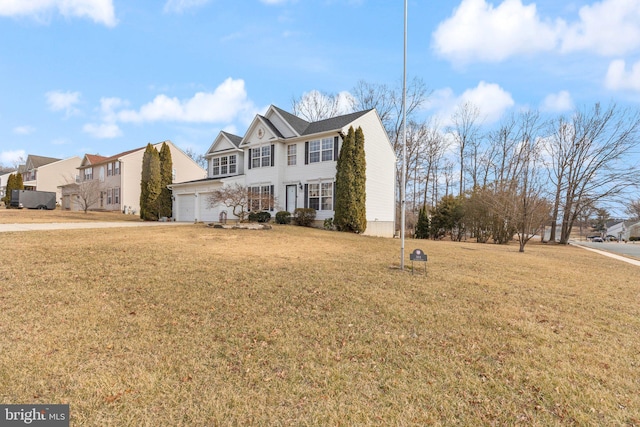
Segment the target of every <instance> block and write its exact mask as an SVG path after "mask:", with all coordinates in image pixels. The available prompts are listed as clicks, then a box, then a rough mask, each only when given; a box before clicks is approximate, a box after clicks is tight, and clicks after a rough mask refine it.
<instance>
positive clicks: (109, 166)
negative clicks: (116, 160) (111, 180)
mask: <svg viewBox="0 0 640 427" xmlns="http://www.w3.org/2000/svg"><path fill="white" fill-rule="evenodd" d="M112 175H113V163H107V176H112Z"/></svg>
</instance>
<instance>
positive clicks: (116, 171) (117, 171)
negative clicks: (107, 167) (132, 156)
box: [113, 161, 120, 175]
mask: <svg viewBox="0 0 640 427" xmlns="http://www.w3.org/2000/svg"><path fill="white" fill-rule="evenodd" d="M113 174H114V175H120V162H119V161H115V162H113Z"/></svg>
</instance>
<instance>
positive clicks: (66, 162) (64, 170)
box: [18, 154, 82, 203]
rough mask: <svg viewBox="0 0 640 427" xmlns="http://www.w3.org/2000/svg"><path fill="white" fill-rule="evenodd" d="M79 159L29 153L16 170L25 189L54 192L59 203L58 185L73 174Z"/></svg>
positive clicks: (60, 196)
mask: <svg viewBox="0 0 640 427" xmlns="http://www.w3.org/2000/svg"><path fill="white" fill-rule="evenodd" d="M81 160H82V159H80V157H78V156H74V157H69V158H68V159H56V158H53V157H44V156H35V155H33V154H29V156H27V161H26V162H25V164H24V165H20V168H19V169H18V171H19V172H20V173H21V174H22V182H23V184H24V189H25V190H37V191H52V192H55V193H56V201H57V202H58V203H60V201H61V199H62V192H61V191H60V188H59V187H60V186H61V185H63V184H66V183H67V182H68V180H69V177H70V176H75V174H76V171H77V167H78V166H79V165H80V161H81Z"/></svg>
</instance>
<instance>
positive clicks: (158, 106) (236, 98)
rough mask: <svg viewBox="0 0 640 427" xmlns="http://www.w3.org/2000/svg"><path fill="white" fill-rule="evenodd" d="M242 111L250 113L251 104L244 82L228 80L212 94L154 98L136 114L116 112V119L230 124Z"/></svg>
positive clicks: (125, 120) (135, 112)
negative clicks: (180, 97)
mask: <svg viewBox="0 0 640 427" xmlns="http://www.w3.org/2000/svg"><path fill="white" fill-rule="evenodd" d="M246 110H253V104H252V103H251V102H250V101H249V100H248V99H247V92H246V91H245V87H244V80H234V79H232V78H228V79H226V80H225V81H224V82H223V83H222V84H221V85H220V86H218V87H217V88H216V89H215V90H214V91H213V92H198V93H196V94H195V95H194V96H193V97H192V98H189V99H186V100H180V99H178V98H176V97H169V96H167V95H164V94H162V95H158V96H156V97H155V98H154V100H153V101H151V102H149V103H147V104H145V105H143V106H142V107H140V110H138V111H136V110H122V111H120V112H118V113H117V120H118V121H120V122H125V123H142V122H155V121H176V122H187V123H220V122H230V121H232V120H233V119H234V118H235V117H237V116H238V115H240V114H242V112H243V111H246Z"/></svg>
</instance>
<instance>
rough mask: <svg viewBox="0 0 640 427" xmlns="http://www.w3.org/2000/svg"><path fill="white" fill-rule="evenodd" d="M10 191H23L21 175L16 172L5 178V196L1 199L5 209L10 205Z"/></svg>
mask: <svg viewBox="0 0 640 427" xmlns="http://www.w3.org/2000/svg"><path fill="white" fill-rule="evenodd" d="M11 190H24V184H23V183H22V175H21V174H20V173H18V172H16V173H12V174H11V175H9V177H8V178H7V188H6V194H5V195H4V197H3V198H2V201H3V202H4V205H5V206H6V207H7V208H8V207H9V203H11Z"/></svg>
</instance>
